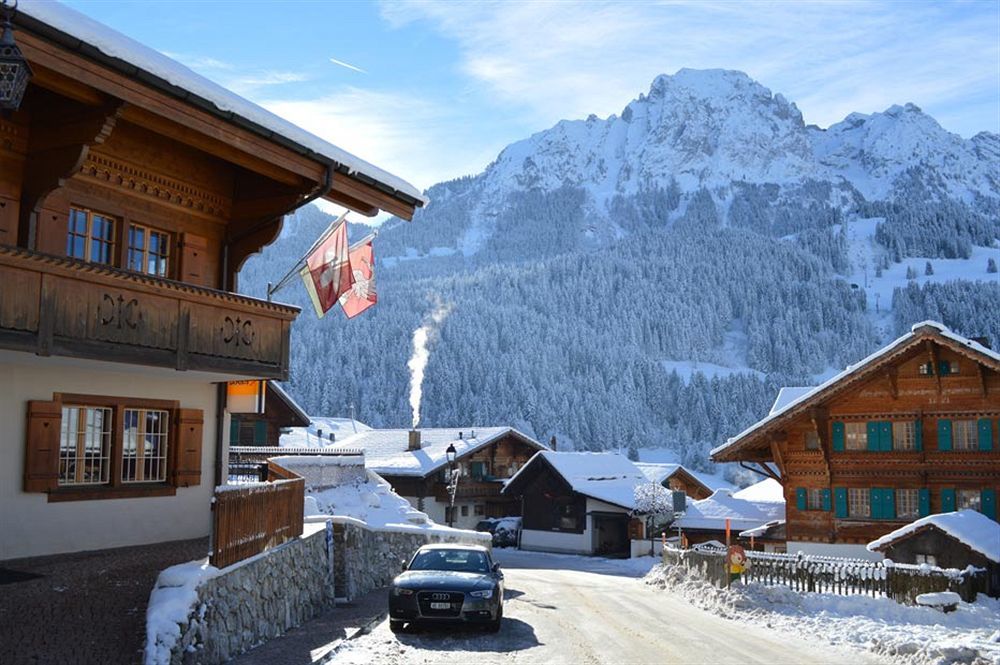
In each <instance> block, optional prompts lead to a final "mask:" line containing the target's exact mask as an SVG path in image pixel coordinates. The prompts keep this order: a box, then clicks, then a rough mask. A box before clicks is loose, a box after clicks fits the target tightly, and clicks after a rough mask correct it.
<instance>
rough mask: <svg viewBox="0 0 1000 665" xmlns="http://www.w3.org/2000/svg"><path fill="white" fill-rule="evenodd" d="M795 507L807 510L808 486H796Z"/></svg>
mask: <svg viewBox="0 0 1000 665" xmlns="http://www.w3.org/2000/svg"><path fill="white" fill-rule="evenodd" d="M795 507H796V508H797V509H799V510H806V508H807V503H806V488H805V487H796V488H795Z"/></svg>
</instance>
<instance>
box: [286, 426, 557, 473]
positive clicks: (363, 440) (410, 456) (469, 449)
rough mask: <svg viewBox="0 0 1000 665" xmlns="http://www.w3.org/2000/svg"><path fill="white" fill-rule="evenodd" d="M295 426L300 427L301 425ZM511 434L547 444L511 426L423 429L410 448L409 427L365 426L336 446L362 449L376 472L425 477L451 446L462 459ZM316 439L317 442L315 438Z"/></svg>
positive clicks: (443, 460) (293, 435) (297, 437)
mask: <svg viewBox="0 0 1000 665" xmlns="http://www.w3.org/2000/svg"><path fill="white" fill-rule="evenodd" d="M323 420H328V419H319V418H314V419H313V423H314V424H315V423H318V422H321V421H323ZM295 429H298V430H301V429H302V428H295ZM325 431H326V430H325V429H324V432H325ZM508 434H513V435H515V436H517V437H519V438H521V439H522V440H523V441H524V442H525V443H527V444H528V445H531V446H534V447H535V448H538V449H539V450H543V449H545V446H544V445H542V444H541V443H539V442H537V441H535V440H534V439H532V438H531V437H529V436H526V435H525V434H522V433H521V432H518V431H517V430H516V429H514V428H512V427H466V428H462V429H458V428H427V429H421V430H420V450H407V446H408V445H409V439H410V430H406V429H371V428H369V427H367V426H365V428H364V430H363V431H359V432H357V433H354V434H350V435H347V436H344V437H343V438H340V437H339V436H338V437H337V445H338V446H346V447H349V448H358V449H360V450H361V451H363V452H364V454H365V460H366V466H367V467H368V468H369V469H371V470H372V471H375V472H376V473H379V474H382V475H387V476H420V477H424V476H427V475H430V474H431V473H433V472H434V471H436V470H438V469H440V468H441V467H443V466H445V465H446V464H447V463H448V458H447V455H446V451H447V450H448V446H449V445H453V446H455V452H456V455H457V457H459V458H461V457H463V456H465V455H468V454H470V453H473V452H475V451H476V450H478V449H480V448H482V447H484V446H487V445H489V444H491V443H493V442H494V441H496V440H498V439H500V438H502V437H504V436H507V435H508ZM286 437H287V439H286ZM302 438H308V435H307V434H303V433H302V432H294V431H293V432H291V433H289V434H286V435H284V436H282V438H281V443H282V445H285V442H286V440H287V441H289V443H290V444H291V442H294V441H296V440H301V439H302ZM313 441H314V442H315V438H313Z"/></svg>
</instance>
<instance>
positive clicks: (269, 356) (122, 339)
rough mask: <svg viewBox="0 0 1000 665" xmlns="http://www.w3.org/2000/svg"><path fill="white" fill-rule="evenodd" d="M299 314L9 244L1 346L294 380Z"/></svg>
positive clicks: (2, 282) (0, 296) (0, 306)
mask: <svg viewBox="0 0 1000 665" xmlns="http://www.w3.org/2000/svg"><path fill="white" fill-rule="evenodd" d="M298 312H299V310H298V308H296V307H291V306H288V305H280V304H276V303H269V302H265V301H262V300H257V299H254V298H248V297H246V296H241V295H238V294H235V293H228V292H225V291H216V290H213V289H208V288H204V287H200V286H193V285H189V284H184V283H181V282H175V281H172V280H168V279H160V278H156V277H150V276H148V275H141V274H137V273H132V272H129V271H126V270H121V269H118V268H113V267H110V266H105V265H100V264H93V263H86V262H83V261H77V260H75V259H67V258H62V257H55V256H50V255H46V254H38V253H35V252H30V251H27V250H24V249H20V248H15V247H9V246H3V245H0V348H6V349H13V350H17V351H29V352H33V353H37V354H38V355H41V356H50V355H52V356H70V357H75V358H91V359H96V360H111V361H116V362H126V363H133V364H137V365H152V366H159V367H171V368H174V369H178V370H200V371H212V372H223V373H228V374H237V375H243V376H253V377H259V378H276V379H285V378H287V376H288V344H289V331H290V327H291V323H292V321H293V320H294V319H295V317H296V315H297V314H298Z"/></svg>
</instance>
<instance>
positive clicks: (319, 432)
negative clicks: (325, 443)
mask: <svg viewBox="0 0 1000 665" xmlns="http://www.w3.org/2000/svg"><path fill="white" fill-rule="evenodd" d="M316 438H318V439H322V438H323V430H322V429H321V428H319V427H317V428H316Z"/></svg>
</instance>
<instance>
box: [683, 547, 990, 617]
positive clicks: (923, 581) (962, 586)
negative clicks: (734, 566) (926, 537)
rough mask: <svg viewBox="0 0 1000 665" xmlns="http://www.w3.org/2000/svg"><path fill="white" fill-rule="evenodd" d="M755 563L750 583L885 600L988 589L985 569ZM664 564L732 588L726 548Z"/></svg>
mask: <svg viewBox="0 0 1000 665" xmlns="http://www.w3.org/2000/svg"><path fill="white" fill-rule="evenodd" d="M747 557H748V559H749V561H750V565H749V566H748V567H747V569H746V571H744V573H743V575H742V579H743V581H745V582H760V583H761V584H767V585H775V584H782V585H785V586H787V587H789V588H791V589H792V590H794V591H812V592H817V593H832V594H838V595H845V596H846V595H867V596H873V597H879V596H885V597H887V598H892V599H893V600H895V601H897V602H900V603H906V604H913V603H915V602H916V597H917V596H918V595H920V594H922V593H928V592H932V591H954V592H956V593H958V594H959V595H960V596H961V597H962V600H964V601H966V602H972V601H974V600H975V599H976V594H977V593H979V592H981V591H984V590H985V583H986V571H984V570H982V569H966V570H964V571H959V570H954V569H949V570H945V569H942V568H935V567H933V566H914V565H908V564H898V563H897V564H893V563H891V562H882V561H868V560H865V559H847V558H840V557H824V556H811V555H802V554H779V553H772V552H747ZM663 562H664V563H666V564H672V565H680V566H683V567H685V568H687V569H688V570H690V571H693V572H695V573H696V574H698V575H699V576H701V577H703V578H705V579H706V580H708V581H710V582H711V583H713V584H714V585H715V586H718V587H720V588H721V587H725V586H727V585H728V584H729V575H728V572H727V570H726V555H725V552H724V551H723V550H710V549H701V550H677V549H672V548H667V549H665V550H664V551H663Z"/></svg>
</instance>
